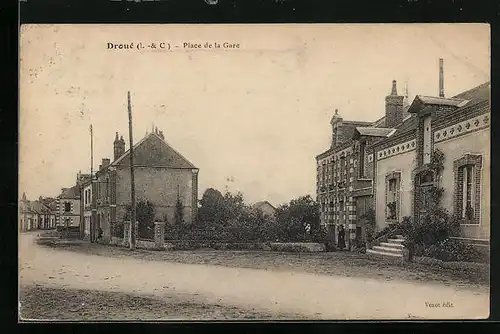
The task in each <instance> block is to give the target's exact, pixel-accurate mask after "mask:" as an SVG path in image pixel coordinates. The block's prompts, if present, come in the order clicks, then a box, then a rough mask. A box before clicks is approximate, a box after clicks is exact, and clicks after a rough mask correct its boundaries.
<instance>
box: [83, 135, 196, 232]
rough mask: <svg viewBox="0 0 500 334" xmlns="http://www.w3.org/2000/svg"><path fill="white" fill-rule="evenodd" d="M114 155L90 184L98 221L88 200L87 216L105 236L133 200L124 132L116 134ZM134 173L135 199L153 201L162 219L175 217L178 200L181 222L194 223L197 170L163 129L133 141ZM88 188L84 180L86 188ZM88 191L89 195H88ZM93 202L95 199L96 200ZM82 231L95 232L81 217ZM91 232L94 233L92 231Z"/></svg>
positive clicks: (128, 152)
mask: <svg viewBox="0 0 500 334" xmlns="http://www.w3.org/2000/svg"><path fill="white" fill-rule="evenodd" d="M113 151H114V160H113V162H111V161H110V159H108V158H105V159H102V164H101V166H99V170H98V171H97V172H96V174H95V178H94V185H93V188H90V195H88V196H90V197H91V201H90V206H92V204H94V205H95V208H96V212H95V220H94V219H93V217H92V214H89V212H91V211H89V210H88V206H89V203H88V202H85V201H84V203H87V204H84V208H85V211H84V218H85V217H88V216H90V217H91V218H90V221H93V220H94V221H95V228H97V229H101V230H102V232H103V240H104V241H105V242H106V241H109V239H110V237H111V228H110V227H111V223H112V222H121V221H124V220H125V215H126V210H127V206H128V205H129V204H130V200H131V180H130V150H127V151H125V141H124V140H123V137H121V138H118V133H116V137H115V141H114V143H113ZM133 151H134V157H133V158H134V159H133V160H134V178H135V193H136V201H137V202H139V201H141V200H144V201H150V202H152V203H153V205H154V207H155V212H156V217H155V219H157V220H159V221H165V220H166V221H167V222H174V221H175V212H176V204H177V202H178V201H180V202H181V203H182V207H183V215H182V216H183V221H184V222H185V223H191V222H193V221H194V220H195V219H196V216H197V207H198V206H197V203H198V169H197V168H196V167H195V166H194V165H193V164H192V163H191V162H189V161H188V160H187V159H186V158H184V157H183V156H182V155H181V154H180V153H179V152H177V151H175V150H174V149H173V148H172V147H170V145H168V144H167V143H166V142H165V138H164V136H163V133H162V132H161V131H158V130H157V129H155V130H154V131H153V132H151V133H149V134H147V135H146V136H145V137H144V138H143V139H141V140H140V141H139V142H137V143H136V144H135V145H134V150H133ZM85 190H87V191H89V184H88V183H85V184H84V187H83V191H85ZM84 196H85V194H84ZM93 201H95V203H93ZM81 223H82V225H83V226H84V230H88V231H92V230H93V228H92V224H91V227H90V228H87V225H85V220H82V222H81ZM91 233H92V232H91Z"/></svg>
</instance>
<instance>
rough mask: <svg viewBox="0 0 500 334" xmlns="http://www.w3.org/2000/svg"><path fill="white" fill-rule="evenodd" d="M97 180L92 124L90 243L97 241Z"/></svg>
mask: <svg viewBox="0 0 500 334" xmlns="http://www.w3.org/2000/svg"><path fill="white" fill-rule="evenodd" d="M95 181H96V180H94V132H93V130H92V124H90V188H91V192H92V193H91V195H92V197H91V209H92V212H91V215H90V242H94V241H95V231H96V226H95V224H96V219H97V217H96V216H97V208H96V196H97V193H96V186H95V185H96V183H95Z"/></svg>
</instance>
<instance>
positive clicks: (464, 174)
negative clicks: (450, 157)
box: [453, 154, 482, 224]
mask: <svg viewBox="0 0 500 334" xmlns="http://www.w3.org/2000/svg"><path fill="white" fill-rule="evenodd" d="M481 166H482V157H481V155H473V154H466V155H465V156H464V157H463V158H460V159H458V160H456V161H454V166H453V169H454V172H455V196H454V199H455V214H456V215H458V216H460V217H461V218H462V219H463V223H464V224H479V221H480V209H481Z"/></svg>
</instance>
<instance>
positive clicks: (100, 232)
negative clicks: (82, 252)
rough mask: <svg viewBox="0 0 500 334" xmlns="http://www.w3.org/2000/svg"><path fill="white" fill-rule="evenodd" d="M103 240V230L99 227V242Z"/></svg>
mask: <svg viewBox="0 0 500 334" xmlns="http://www.w3.org/2000/svg"><path fill="white" fill-rule="evenodd" d="M101 238H102V228H101V227H100V226H99V234H98V235H97V240H101Z"/></svg>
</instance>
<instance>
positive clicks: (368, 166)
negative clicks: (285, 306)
mask: <svg viewBox="0 0 500 334" xmlns="http://www.w3.org/2000/svg"><path fill="white" fill-rule="evenodd" d="M440 65H441V66H440V85H441V86H440V89H439V95H440V96H438V97H428V96H420V95H417V96H416V97H415V99H414V100H413V102H412V104H411V105H409V104H408V102H407V101H406V99H405V97H404V96H400V95H398V94H397V88H396V82H395V81H393V85H392V91H391V94H390V95H388V96H387V97H386V110H385V117H383V118H381V119H379V120H377V121H375V122H373V123H364V124H359V123H358V122H351V121H347V122H346V121H343V120H342V118H341V117H339V115H338V113H337V112H335V115H334V116H333V118H332V122H331V124H332V145H331V148H330V149H329V150H327V151H325V152H323V153H321V154H320V155H318V156H317V158H316V162H317V200H318V202H319V203H320V210H321V212H320V214H321V224H322V225H323V226H326V227H329V230H330V232H331V234H332V237H333V238H334V239H335V240H336V236H335V231H336V228H337V227H338V226H339V225H344V226H345V228H346V231H348V232H349V233H348V236H347V235H346V241H347V243H348V246H352V245H354V244H355V242H356V240H360V241H363V240H364V239H365V226H364V220H363V219H362V218H363V216H364V214H365V213H366V212H367V210H368V209H374V211H375V219H376V228H377V229H378V230H381V229H383V228H384V227H386V226H387V225H388V224H391V223H393V222H397V221H400V220H401V219H402V218H403V217H405V216H409V217H415V216H418V215H419V214H420V213H422V212H423V211H424V210H425V208H426V201H428V200H429V199H428V197H427V195H426V189H428V188H427V187H428V186H430V185H436V184H438V183H439V184H440V185H441V186H442V187H443V188H444V198H443V206H444V207H445V208H446V209H447V210H448V211H449V212H450V213H453V214H455V215H458V216H460V217H462V218H463V224H462V234H461V235H460V236H457V238H463V239H464V240H467V241H469V242H473V243H474V244H480V245H487V244H489V235H490V234H489V226H490V225H489V203H490V197H489V191H488V189H489V182H490V174H489V173H490V172H489V164H490V162H489V161H490V157H489V152H490V146H489V140H490V132H489V122H490V104H489V99H490V97H489V94H490V84H489V83H486V84H483V85H481V86H478V87H476V88H473V89H471V90H469V91H466V92H463V93H461V94H458V95H456V96H454V97H452V98H445V97H444V88H443V87H442V83H443V80H442V61H441V62H440ZM339 130H340V132H339ZM339 133H340V135H339ZM436 149H439V150H440V151H442V152H443V153H444V156H445V162H444V170H443V172H442V175H440V176H437V175H433V174H432V173H431V171H430V167H429V166H430V165H429V163H430V158H431V155H432V152H433V151H434V150H436Z"/></svg>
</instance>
